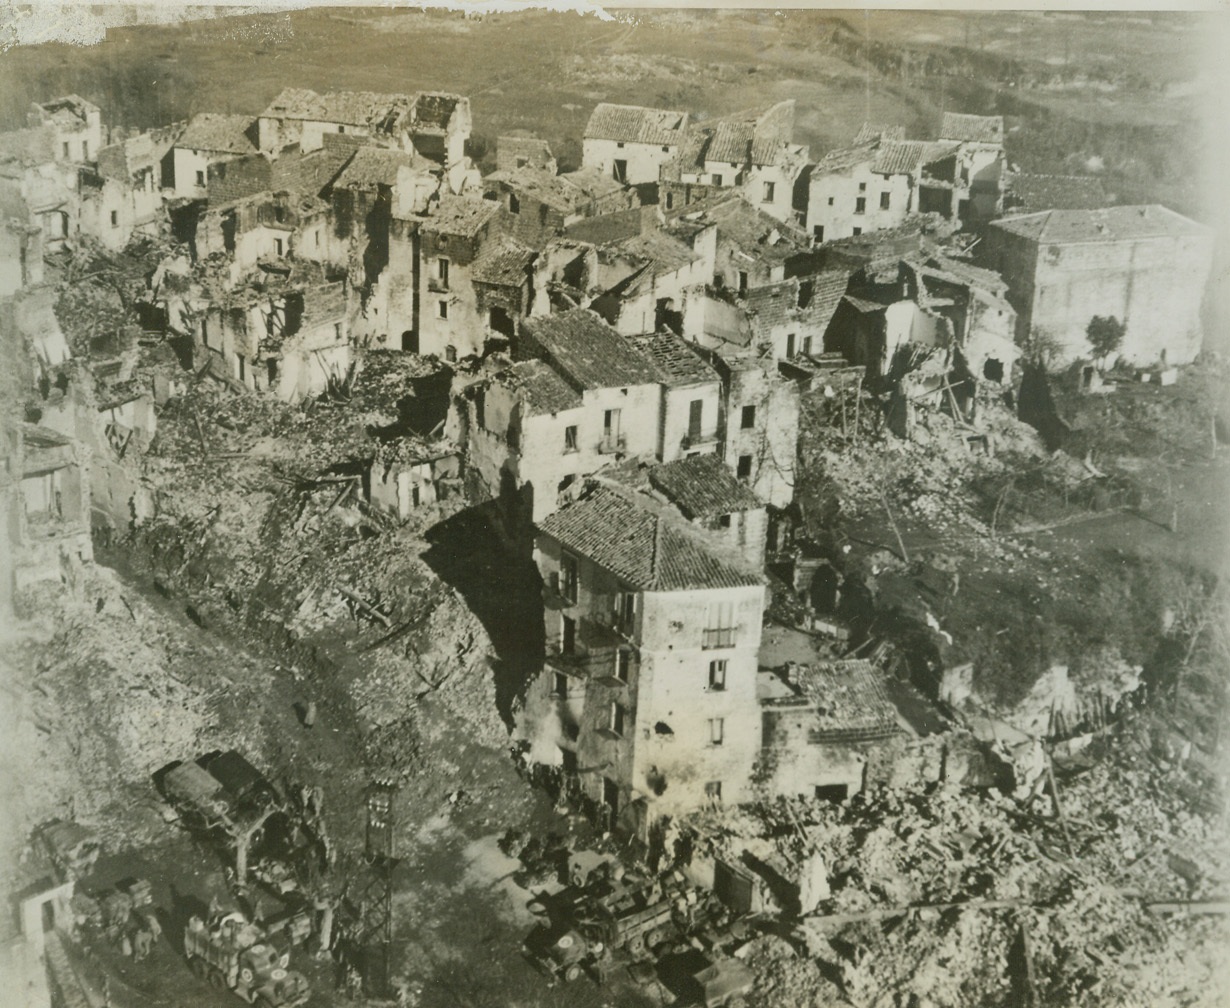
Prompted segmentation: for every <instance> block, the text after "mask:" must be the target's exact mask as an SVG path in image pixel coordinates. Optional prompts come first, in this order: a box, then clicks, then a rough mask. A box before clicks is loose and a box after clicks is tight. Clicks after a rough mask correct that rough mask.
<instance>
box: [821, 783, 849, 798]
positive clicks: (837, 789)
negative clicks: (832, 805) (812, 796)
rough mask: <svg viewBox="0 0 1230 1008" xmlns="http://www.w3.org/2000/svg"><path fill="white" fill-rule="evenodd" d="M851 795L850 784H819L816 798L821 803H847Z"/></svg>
mask: <svg viewBox="0 0 1230 1008" xmlns="http://www.w3.org/2000/svg"><path fill="white" fill-rule="evenodd" d="M849 794H850V785H848V784H817V785H816V797H817V798H819V799H820V800H821V801H845V800H846V798H847V797H849Z"/></svg>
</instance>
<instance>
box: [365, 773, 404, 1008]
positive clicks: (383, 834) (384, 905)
mask: <svg viewBox="0 0 1230 1008" xmlns="http://www.w3.org/2000/svg"><path fill="white" fill-rule="evenodd" d="M396 797H397V785H395V784H394V783H393V781H391V780H387V779H385V780H375V781H373V782H372V784H371V786H370V787H369V788H368V789H367V842H366V845H365V848H364V855H365V859H366V861H367V863H368V864H369V865H370V866H371V869H372V876H371V878H370V879H369V881H368V883H367V885H366V887H365V888H364V891H363V896H362V900H361V904H360V905H361V906H362V908H363V920H362V923H361V927H362V929H363V931H362V946H363V985H364V987H365V989H366V991H367V993H368V995H369V996H371V997H389V996H391V994H392V991H391V989H390V988H391V986H392V985H391V984H390V982H389V980H390V978H389V972H390V963H389V956H390V952H391V950H392V946H393V871H394V869H396V867H397V864H398V861H399V860H400V859H399V858H397V857H395V856H394V847H395V841H396V836H397V830H396V823H397V816H396V810H395V808H394V800H395V799H396Z"/></svg>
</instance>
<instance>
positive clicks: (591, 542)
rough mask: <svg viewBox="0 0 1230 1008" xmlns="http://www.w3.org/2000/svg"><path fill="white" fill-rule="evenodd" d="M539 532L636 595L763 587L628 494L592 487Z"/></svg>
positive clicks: (758, 578) (753, 574) (678, 523)
mask: <svg viewBox="0 0 1230 1008" xmlns="http://www.w3.org/2000/svg"><path fill="white" fill-rule="evenodd" d="M538 528H539V531H540V532H542V533H543V534H545V535H548V536H551V537H552V538H553V539H556V540H557V541H559V542H560V543H561V544H562V545H564V546H566V547H567V548H568V549H570V550H573V551H575V552H576V553H579V554H580V555H582V556H585V557H587V558H588V559H590V560H592V561H593V562H594V563H596V564H598V565H599V566H600V567H604V568H606V569H607V570H609V571H610V572H611V573H612V574H614V575H615V576H616V577H618V578H619V579H620V580H622V581H624V582H626V583H627V584H628V585H629V586H630V587H632V588H636V589H639V590H641V591H696V590H702V589H706V588H738V587H743V586H752V585H759V584H763V583H764V579H763V576H762V575H761V574H760V573H759V572H757V571H753V570H751V569H750V568H749V567H747V566H746V565H745V564H742V563H740V562H738V561H737V560H736V559H735V558H734V557H730V558H727V557H726V556H725V555H724V554H723V553H722V552H721V551H720V549H719V548H718V547H716V546H713V545H710V544H709V543H707V542H705V541H704V539H703V538H702V534H701V533H699V532H697V531H696V530H694V529H692V528H690V527H689V526H687V525H686V524H684V522H683V521H682V519H680V518H678V517H672V516H671V515H670V514H669V512H668V511H666V510H665V509H664V508H663V509H660V510H659V509H658V508H656V507H654V506H653V504H652V502H650V501H644V500H643V499H642V498H640V497H637V496H634V495H632V494H628V495H625V494H623V493H620V492H617V491H615V490H612V489H609V488H607V487H602V486H595V487H593V488H592V489H590V490H589V491H588V492H587V493H586V495H585V496H583V497H582V498H580V499H579V500H576V501H574V502H573V503H571V504H568V505H566V506H564V507H563V508H561V509H560V510H558V511H556V512H555V513H554V514H552V515H550V516H549V517H547V518H545V519H544V520H543V521H542V522H540V523H539V525H538Z"/></svg>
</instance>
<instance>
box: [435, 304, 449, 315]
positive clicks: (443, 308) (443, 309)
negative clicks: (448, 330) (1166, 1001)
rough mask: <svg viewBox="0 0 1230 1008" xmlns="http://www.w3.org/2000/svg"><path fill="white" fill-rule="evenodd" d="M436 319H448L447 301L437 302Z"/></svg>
mask: <svg viewBox="0 0 1230 1008" xmlns="http://www.w3.org/2000/svg"><path fill="white" fill-rule="evenodd" d="M436 318H438V319H446V318H448V302H447V301H437V302H436Z"/></svg>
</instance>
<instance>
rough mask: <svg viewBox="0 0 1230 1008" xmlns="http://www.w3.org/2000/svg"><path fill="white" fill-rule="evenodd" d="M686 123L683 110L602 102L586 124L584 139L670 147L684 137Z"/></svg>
mask: <svg viewBox="0 0 1230 1008" xmlns="http://www.w3.org/2000/svg"><path fill="white" fill-rule="evenodd" d="M687 122H688V116H687V113H686V112H676V111H672V110H668V109H655V108H645V107H643V106H640V105H612V104H609V103H607V102H602V103H601V104H600V105H598V106H596V107H595V108H594V111H593V112H592V113H591V114H590V117H589V122H587V123H586V124H585V139H587V140H622V141H624V142H625V143H643V144H662V145H663V146H671V145H674V144H678V143H680V142H681V141H682V140H683V133H684V130H685V129H686V127H687Z"/></svg>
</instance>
